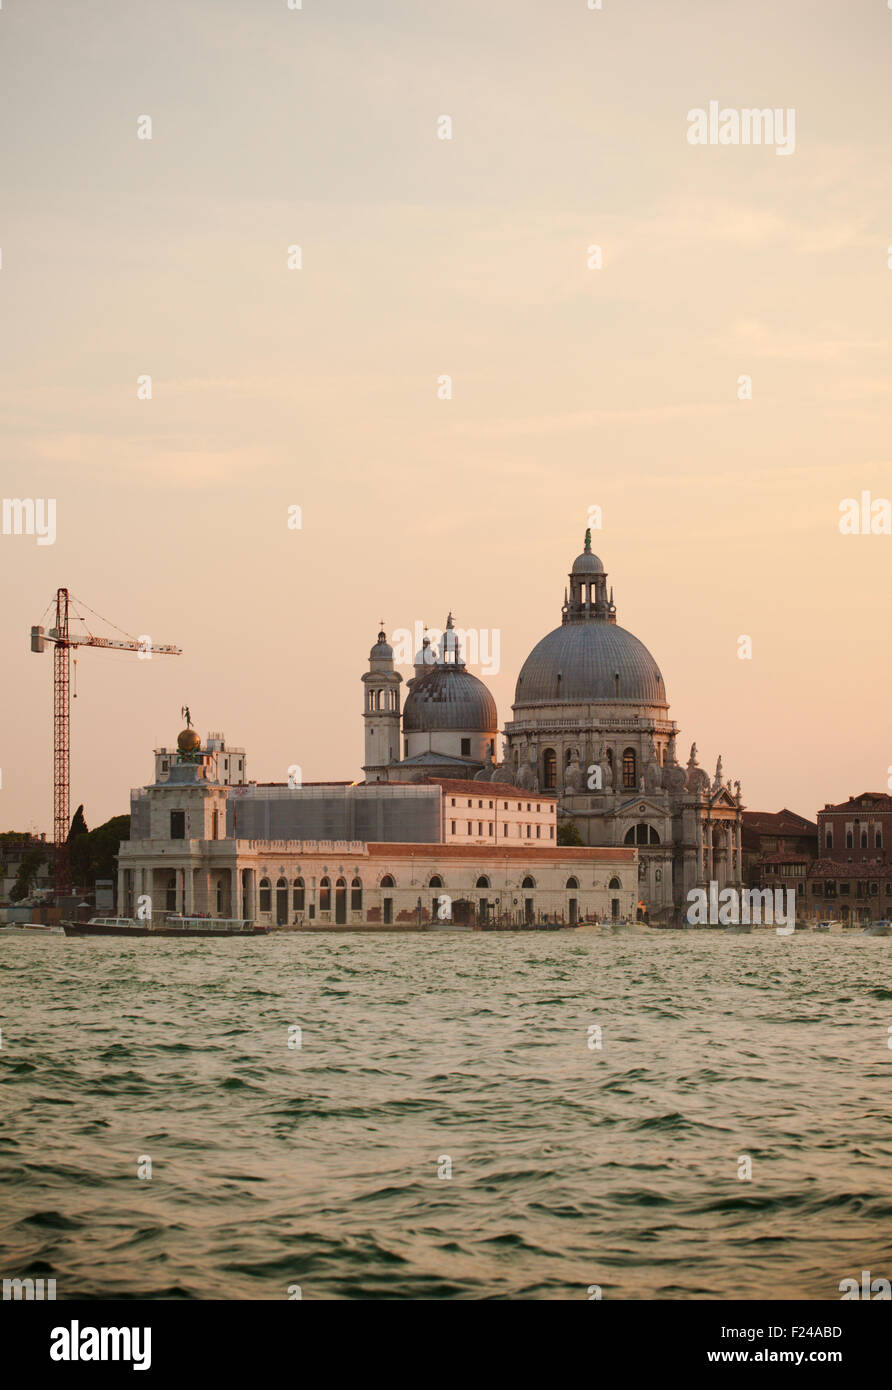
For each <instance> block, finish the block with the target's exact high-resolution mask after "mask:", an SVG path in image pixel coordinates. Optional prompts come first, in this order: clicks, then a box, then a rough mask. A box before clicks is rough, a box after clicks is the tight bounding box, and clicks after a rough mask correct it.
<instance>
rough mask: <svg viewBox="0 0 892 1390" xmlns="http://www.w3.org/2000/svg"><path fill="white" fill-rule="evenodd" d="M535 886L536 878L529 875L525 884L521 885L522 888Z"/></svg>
mask: <svg viewBox="0 0 892 1390" xmlns="http://www.w3.org/2000/svg"><path fill="white" fill-rule="evenodd" d="M535 886H536V880H535V879H534V878H531V877H530V875H529V874H527V876H526V878H525V879H524V881H523V883H522V884H521V887H522V888H535Z"/></svg>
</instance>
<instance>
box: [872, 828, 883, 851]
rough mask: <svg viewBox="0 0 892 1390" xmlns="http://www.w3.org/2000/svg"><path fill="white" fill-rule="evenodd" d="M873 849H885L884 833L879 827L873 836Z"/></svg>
mask: <svg viewBox="0 0 892 1390" xmlns="http://www.w3.org/2000/svg"><path fill="white" fill-rule="evenodd" d="M873 847H874V849H882V848H883V832H882V830H880V828H879V827H877V829H876V830H875V831H874V835H873Z"/></svg>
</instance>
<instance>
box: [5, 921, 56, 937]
mask: <svg viewBox="0 0 892 1390" xmlns="http://www.w3.org/2000/svg"><path fill="white" fill-rule="evenodd" d="M0 935H2V936H17V937H18V938H19V939H20V940H26V939H27V940H30V939H31V937H37V936H39V937H44V936H64V935H65V929H64V927H59V926H57V925H56V924H55V923H54V922H4V923H3V925H2V926H0Z"/></svg>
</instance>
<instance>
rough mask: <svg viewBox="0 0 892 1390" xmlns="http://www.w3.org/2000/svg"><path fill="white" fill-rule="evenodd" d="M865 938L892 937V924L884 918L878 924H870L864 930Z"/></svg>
mask: <svg viewBox="0 0 892 1390" xmlns="http://www.w3.org/2000/svg"><path fill="white" fill-rule="evenodd" d="M863 934H864V935H865V936H892V922H890V921H889V918H888V917H883V918H881V919H880V921H878V922H869V923H868V925H867V926H866V927H865V928H864V933H863Z"/></svg>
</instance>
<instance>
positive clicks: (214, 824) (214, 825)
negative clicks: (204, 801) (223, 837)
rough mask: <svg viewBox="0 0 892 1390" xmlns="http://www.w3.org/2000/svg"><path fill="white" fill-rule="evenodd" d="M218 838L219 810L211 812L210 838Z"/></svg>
mask: <svg viewBox="0 0 892 1390" xmlns="http://www.w3.org/2000/svg"><path fill="white" fill-rule="evenodd" d="M219 838H220V812H219V811H215V812H214V814H213V815H212V817H211V839H212V840H219Z"/></svg>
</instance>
